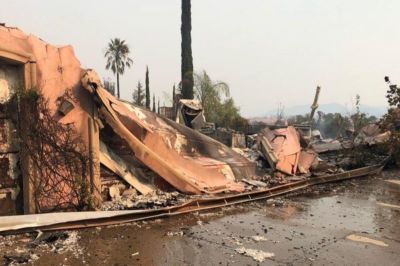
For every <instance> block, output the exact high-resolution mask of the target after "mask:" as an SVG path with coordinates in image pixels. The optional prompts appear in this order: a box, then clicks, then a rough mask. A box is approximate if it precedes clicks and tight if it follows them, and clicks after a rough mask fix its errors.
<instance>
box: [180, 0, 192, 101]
mask: <svg viewBox="0 0 400 266" xmlns="http://www.w3.org/2000/svg"><path fill="white" fill-rule="evenodd" d="M181 11H182V14H181V37H182V42H181V84H182V97H183V99H193V97H194V93H193V83H194V82H193V57H192V36H191V31H192V14H191V0H182V6H181Z"/></svg>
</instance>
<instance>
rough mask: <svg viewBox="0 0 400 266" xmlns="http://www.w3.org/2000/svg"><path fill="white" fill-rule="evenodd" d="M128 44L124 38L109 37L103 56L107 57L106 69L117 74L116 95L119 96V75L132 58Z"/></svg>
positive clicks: (131, 62)
mask: <svg viewBox="0 0 400 266" xmlns="http://www.w3.org/2000/svg"><path fill="white" fill-rule="evenodd" d="M129 53H130V50H129V46H128V44H126V43H125V40H120V39H119V38H114V39H111V40H110V42H109V43H108V47H107V50H106V52H105V54H104V57H105V58H107V64H106V69H110V68H111V71H112V72H113V73H114V75H115V74H116V75H117V96H118V98H120V91H119V75H123V74H124V72H125V67H131V65H132V64H133V60H132V59H131V58H130V57H129Z"/></svg>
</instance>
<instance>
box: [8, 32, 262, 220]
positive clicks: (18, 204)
mask: <svg viewBox="0 0 400 266" xmlns="http://www.w3.org/2000/svg"><path fill="white" fill-rule="evenodd" d="M40 99H41V100H40ZM254 175H255V165H254V163H252V162H250V161H249V160H247V159H246V158H244V157H243V156H241V155H239V154H237V153H235V152H234V151H233V150H231V149H230V148H228V147H227V146H225V145H223V144H221V143H219V142H217V141H215V140H213V139H211V138H209V137H207V136H205V135H203V134H201V133H199V132H197V131H194V130H193V129H191V128H188V127H186V126H184V125H181V124H178V123H176V122H174V121H171V120H169V119H167V118H166V117H164V116H160V115H158V114H156V113H153V112H151V111H150V110H145V109H142V108H140V107H137V106H135V105H133V104H131V103H128V102H125V101H122V100H119V99H117V98H115V97H114V96H112V95H111V94H110V93H108V92H107V91H106V90H105V89H104V88H103V85H102V82H101V81H100V78H99V77H98V76H97V74H96V73H95V72H94V71H93V70H86V69H82V68H81V66H80V62H79V61H78V59H77V58H76V57H75V55H74V51H73V48H72V47H71V46H62V47H58V46H53V45H50V44H48V43H46V42H45V41H43V40H41V39H39V38H37V37H35V36H33V35H28V34H25V33H23V32H22V31H21V30H19V29H17V28H11V27H6V26H0V215H8V214H20V213H37V212H47V211H51V210H57V209H70V208H71V207H72V206H75V207H76V206H80V204H81V201H82V200H84V201H85V202H86V203H88V202H89V203H90V205H91V206H93V208H95V209H96V208H98V207H99V206H100V205H101V204H102V202H104V201H106V200H108V199H107V197H108V196H109V193H108V192H109V189H110V187H111V186H113V185H114V184H117V183H122V184H123V185H124V186H125V187H126V188H129V189H133V190H135V192H136V193H138V194H147V193H154V191H156V190H165V191H179V192H182V193H186V194H217V193H223V192H224V193H225V192H232V193H236V192H241V191H243V190H244V187H243V183H241V182H240V180H241V179H242V178H247V179H248V178H251V177H253V176H254Z"/></svg>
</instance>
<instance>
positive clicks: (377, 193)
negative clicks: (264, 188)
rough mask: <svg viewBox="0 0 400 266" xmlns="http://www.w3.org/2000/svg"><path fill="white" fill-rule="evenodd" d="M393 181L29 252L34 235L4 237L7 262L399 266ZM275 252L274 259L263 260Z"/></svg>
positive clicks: (399, 215)
mask: <svg viewBox="0 0 400 266" xmlns="http://www.w3.org/2000/svg"><path fill="white" fill-rule="evenodd" d="M388 179H390V180H400V172H398V171H397V172H394V171H389V172H384V174H383V175H382V176H378V177H369V178H362V179H358V180H351V181H346V182H342V183H336V184H329V185H324V186H319V187H314V188H311V189H308V190H307V191H305V192H303V193H298V194H296V195H295V194H292V195H290V196H287V197H285V198H278V199H274V200H268V201H259V202H256V203H251V204H243V205H238V206H233V207H230V208H228V209H224V210H219V211H212V212H207V213H196V214H190V215H184V216H179V217H174V218H168V219H163V220H155V221H148V222H140V223H134V224H129V225H120V226H111V227H106V228H93V229H86V230H81V231H74V232H70V234H71V235H72V236H73V237H70V239H67V240H62V241H60V242H58V243H57V244H49V245H42V246H38V247H36V248H27V245H28V243H29V241H31V237H32V236H30V235H21V236H17V237H15V238H10V239H9V238H3V239H0V243H1V244H0V256H1V258H2V257H3V256H4V255H10V254H11V255H14V254H16V253H17V254H19V253H23V252H29V253H30V256H31V257H33V258H32V259H31V261H30V262H29V264H34V265H82V264H86V265H258V264H259V265H400V210H399V209H397V208H396V207H395V206H399V205H400V184H398V183H397V184H396V182H387V181H385V180H388ZM382 203H383V204H382ZM385 204H386V205H385ZM388 204H389V205H388ZM350 235H355V237H354V236H353V237H349V238H350V239H348V236H350ZM355 240H359V241H355ZM7 241H9V243H7ZM68 241H69V242H68ZM16 250H17V251H16ZM18 250H19V251H18ZM243 250H246V251H248V254H240V253H243ZM253 253H254V254H253ZM268 253H273V254H274V256H273V257H272V258H265V260H264V261H263V262H260V261H257V260H256V259H258V260H262V259H263V257H262V255H265V254H268ZM248 255H250V256H248ZM258 255H259V256H258ZM257 256H258V257H257ZM260 256H261V257H260Z"/></svg>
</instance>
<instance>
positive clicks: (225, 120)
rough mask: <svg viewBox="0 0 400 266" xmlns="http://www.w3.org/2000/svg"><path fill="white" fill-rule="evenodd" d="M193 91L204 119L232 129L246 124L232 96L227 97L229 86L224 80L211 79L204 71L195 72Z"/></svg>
mask: <svg viewBox="0 0 400 266" xmlns="http://www.w3.org/2000/svg"><path fill="white" fill-rule="evenodd" d="M194 92H195V96H196V98H197V99H198V100H199V101H200V103H201V104H202V106H203V110H204V115H205V117H206V121H208V122H213V123H215V124H216V125H217V126H220V127H227V128H233V129H241V128H243V127H244V126H246V125H247V124H248V123H247V120H246V119H244V118H243V117H241V115H240V110H239V108H238V107H237V106H236V105H235V102H234V100H233V98H230V97H229V86H228V84H227V83H226V82H222V81H213V80H212V79H211V78H210V76H209V75H208V74H207V72H206V71H203V72H201V73H196V74H195V86H194Z"/></svg>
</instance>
